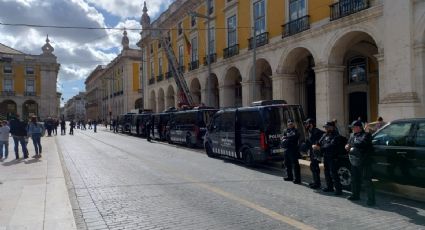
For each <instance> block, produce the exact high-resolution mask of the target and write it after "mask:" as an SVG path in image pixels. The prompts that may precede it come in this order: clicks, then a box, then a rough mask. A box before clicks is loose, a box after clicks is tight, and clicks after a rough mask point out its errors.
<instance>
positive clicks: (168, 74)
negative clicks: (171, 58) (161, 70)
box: [165, 71, 173, 79]
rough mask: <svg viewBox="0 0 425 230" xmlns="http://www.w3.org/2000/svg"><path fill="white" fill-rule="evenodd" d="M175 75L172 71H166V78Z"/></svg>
mask: <svg viewBox="0 0 425 230" xmlns="http://www.w3.org/2000/svg"><path fill="white" fill-rule="evenodd" d="M172 77H173V74H172V73H171V71H168V72H166V73H165V79H170V78H172Z"/></svg>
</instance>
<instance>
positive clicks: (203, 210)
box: [57, 128, 425, 230]
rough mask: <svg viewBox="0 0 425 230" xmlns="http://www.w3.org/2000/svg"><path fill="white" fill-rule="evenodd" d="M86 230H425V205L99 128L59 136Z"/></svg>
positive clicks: (79, 222) (75, 202)
mask: <svg viewBox="0 0 425 230" xmlns="http://www.w3.org/2000/svg"><path fill="white" fill-rule="evenodd" d="M57 143H58V148H59V149H60V151H61V153H62V155H63V160H64V163H65V165H66V168H67V171H68V175H69V178H70V187H71V188H70V190H71V192H72V194H73V195H72V196H73V197H74V198H75V199H73V205H74V212H75V216H76V218H77V225H78V227H79V229H185V230H186V229H338V230H339V229H385V230H390V229H405V230H407V229H425V204H424V203H418V202H414V201H409V200H405V199H400V198H395V197H390V196H384V195H379V196H378V197H377V203H378V204H377V206H376V207H374V208H369V207H367V206H365V205H364V204H365V199H363V200H362V201H360V202H356V203H353V202H350V201H348V200H347V199H345V198H346V196H347V194H345V195H344V196H341V197H335V196H330V195H327V194H324V193H322V192H319V191H314V190H311V189H309V188H308V187H306V186H303V185H295V184H292V183H289V182H284V181H283V180H282V177H281V175H280V172H279V171H277V170H272V169H267V168H263V167H255V168H247V167H244V166H243V165H241V164H239V163H237V162H233V161H227V160H222V159H211V158H208V157H207V156H206V155H205V154H203V153H202V152H201V151H193V150H190V149H186V148H183V147H178V146H177V147H176V146H172V145H168V144H164V143H155V142H154V143H148V142H147V141H146V140H145V139H140V138H136V137H132V136H126V135H121V134H113V133H110V132H109V131H105V129H104V128H100V129H99V131H98V133H93V132H92V131H91V130H87V131H80V130H76V131H75V135H74V136H69V135H66V136H60V137H59V136H58V137H57Z"/></svg>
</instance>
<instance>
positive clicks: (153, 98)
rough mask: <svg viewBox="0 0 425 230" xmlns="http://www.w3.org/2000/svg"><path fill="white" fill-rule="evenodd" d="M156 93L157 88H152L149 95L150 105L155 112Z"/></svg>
mask: <svg viewBox="0 0 425 230" xmlns="http://www.w3.org/2000/svg"><path fill="white" fill-rule="evenodd" d="M155 95H156V93H155V90H152V91H151V93H150V97H149V107H150V109H151V110H152V111H153V112H156V111H157V110H156V96H155Z"/></svg>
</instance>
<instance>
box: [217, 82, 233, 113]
mask: <svg viewBox="0 0 425 230" xmlns="http://www.w3.org/2000/svg"><path fill="white" fill-rule="evenodd" d="M219 94H220V98H221V100H220V107H221V108H223V107H230V106H234V104H235V89H234V86H232V85H231V86H227V85H224V86H220V88H219Z"/></svg>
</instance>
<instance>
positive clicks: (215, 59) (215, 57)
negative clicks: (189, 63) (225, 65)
mask: <svg viewBox="0 0 425 230" xmlns="http://www.w3.org/2000/svg"><path fill="white" fill-rule="evenodd" d="M207 56H208V55H207ZM207 56H205V57H204V65H208V60H207ZM216 61H217V54H216V53H213V54H210V63H214V62H216Z"/></svg>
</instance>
